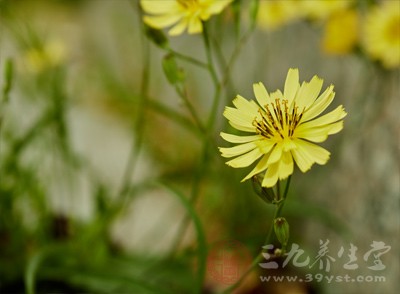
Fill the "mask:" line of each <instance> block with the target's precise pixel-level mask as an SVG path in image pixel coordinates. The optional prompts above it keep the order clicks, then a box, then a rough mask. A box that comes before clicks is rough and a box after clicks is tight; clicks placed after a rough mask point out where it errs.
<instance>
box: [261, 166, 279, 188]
mask: <svg viewBox="0 0 400 294" xmlns="http://www.w3.org/2000/svg"><path fill="white" fill-rule="evenodd" d="M278 169H279V163H278V162H276V163H274V164H271V165H269V166H268V169H267V172H266V173H265V176H264V179H263V181H262V183H261V185H262V186H263V187H273V186H275V184H276V182H278Z"/></svg>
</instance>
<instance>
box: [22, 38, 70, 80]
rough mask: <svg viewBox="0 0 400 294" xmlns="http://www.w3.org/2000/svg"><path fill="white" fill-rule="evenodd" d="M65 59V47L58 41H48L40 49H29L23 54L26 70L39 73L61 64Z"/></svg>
mask: <svg viewBox="0 0 400 294" xmlns="http://www.w3.org/2000/svg"><path fill="white" fill-rule="evenodd" d="M66 57H67V52H66V48H65V45H64V43H63V42H62V41H60V40H58V39H57V40H56V39H53V40H50V41H48V42H46V43H45V44H43V46H42V47H40V48H31V49H29V50H28V51H27V52H26V53H25V61H26V65H27V68H28V70H30V71H31V72H34V73H40V72H43V71H44V70H46V69H48V68H52V67H56V66H57V65H60V64H62V63H63V62H64V61H65V59H66Z"/></svg>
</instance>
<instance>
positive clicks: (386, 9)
mask: <svg viewBox="0 0 400 294" xmlns="http://www.w3.org/2000/svg"><path fill="white" fill-rule="evenodd" d="M363 34H364V40H363V46H364V48H365V50H366V52H367V54H368V55H370V56H371V57H372V58H373V59H376V60H380V61H381V62H382V63H383V65H384V66H385V67H387V68H394V67H398V66H399V65H400V3H399V2H398V1H387V2H384V4H383V5H382V6H380V7H375V8H374V9H372V10H371V11H370V12H369V14H368V15H367V18H366V20H365V26H364V31H363Z"/></svg>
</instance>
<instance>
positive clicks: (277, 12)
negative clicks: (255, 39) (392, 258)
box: [257, 0, 301, 30]
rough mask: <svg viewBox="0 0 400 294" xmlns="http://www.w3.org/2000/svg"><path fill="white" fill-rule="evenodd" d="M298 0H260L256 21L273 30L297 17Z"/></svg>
mask: <svg viewBox="0 0 400 294" xmlns="http://www.w3.org/2000/svg"><path fill="white" fill-rule="evenodd" d="M298 3H299V1H298V0H271V1H260V4H259V8H258V16H257V23H258V25H259V26H260V27H261V28H265V29H269V30H273V29H276V28H278V27H281V26H283V25H285V24H287V23H289V22H292V21H294V20H296V19H297V18H299V17H300V16H301V15H300V14H299V9H298Z"/></svg>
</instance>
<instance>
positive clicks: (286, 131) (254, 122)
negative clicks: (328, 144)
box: [219, 69, 346, 187]
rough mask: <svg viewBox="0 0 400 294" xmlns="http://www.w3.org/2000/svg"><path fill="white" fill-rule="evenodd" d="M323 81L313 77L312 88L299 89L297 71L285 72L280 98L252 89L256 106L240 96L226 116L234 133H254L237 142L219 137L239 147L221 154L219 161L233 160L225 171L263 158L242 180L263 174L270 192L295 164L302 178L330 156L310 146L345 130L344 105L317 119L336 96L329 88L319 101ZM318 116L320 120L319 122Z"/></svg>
mask: <svg viewBox="0 0 400 294" xmlns="http://www.w3.org/2000/svg"><path fill="white" fill-rule="evenodd" d="M322 84H323V80H322V79H320V78H318V77H317V76H314V77H313V78H312V79H311V81H310V82H303V83H302V84H301V86H300V84H299V71H298V70H297V69H289V72H288V74H287V77H286V82H285V86H284V91H283V93H282V92H281V91H280V90H277V91H275V92H273V93H271V94H268V92H267V90H266V88H265V87H264V85H263V84H262V83H261V82H260V83H256V84H254V85H253V89H254V94H255V97H256V100H257V102H258V104H257V103H256V102H255V101H254V100H250V101H249V100H247V99H245V98H243V97H242V96H240V95H238V96H237V97H236V98H235V99H234V100H233V104H234V105H235V107H226V108H225V111H224V116H225V117H226V118H227V119H228V120H229V123H230V124H231V125H232V126H233V127H234V128H236V129H238V130H240V131H244V132H249V133H252V135H247V136H238V135H233V134H227V133H221V137H222V138H223V139H225V140H226V141H228V142H231V143H235V144H239V145H237V146H234V147H229V148H219V149H220V152H221V154H222V156H223V157H227V158H230V157H236V156H237V157H236V158H234V159H232V160H230V161H228V162H227V164H228V165H229V166H232V167H235V168H239V167H247V166H249V165H251V164H252V163H253V162H255V161H256V160H258V159H259V158H261V160H260V161H259V162H258V164H257V165H256V166H255V168H254V169H253V170H252V171H251V172H250V173H249V174H248V175H247V176H246V177H245V178H244V179H243V181H244V180H247V179H249V178H251V177H253V176H254V175H256V174H259V173H261V172H263V171H265V175H264V178H263V181H262V186H264V187H273V186H274V185H275V184H276V183H277V181H278V179H279V180H283V179H285V178H287V177H288V176H289V175H291V174H292V173H293V168H294V162H296V164H297V166H298V167H299V169H300V170H301V171H302V172H306V171H307V170H309V169H310V168H311V166H312V165H313V164H314V163H318V164H325V163H326V162H327V161H328V159H329V156H330V153H329V152H328V151H327V150H325V149H324V148H322V147H320V146H318V145H316V144H314V143H320V142H323V141H325V140H326V139H327V137H328V135H332V134H335V133H337V132H339V131H340V130H341V129H342V128H343V120H342V119H343V118H344V117H345V116H346V112H345V111H344V108H343V106H342V105H340V106H338V107H337V108H336V109H335V110H333V111H331V112H329V113H327V114H325V115H323V116H319V115H320V114H321V113H322V112H323V111H324V110H325V109H326V108H327V107H328V106H329V105H330V104H331V102H332V101H333V98H334V96H335V92H334V91H333V85H330V86H329V87H328V88H327V89H326V90H325V91H324V92H323V93H322V94H321V95H319V93H320V91H321V88H322ZM318 116H319V117H318Z"/></svg>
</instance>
